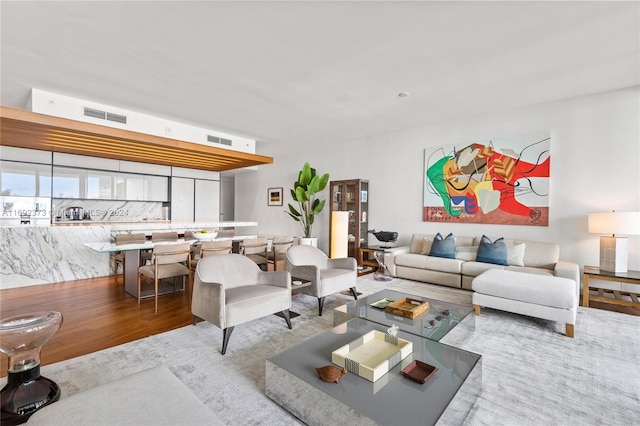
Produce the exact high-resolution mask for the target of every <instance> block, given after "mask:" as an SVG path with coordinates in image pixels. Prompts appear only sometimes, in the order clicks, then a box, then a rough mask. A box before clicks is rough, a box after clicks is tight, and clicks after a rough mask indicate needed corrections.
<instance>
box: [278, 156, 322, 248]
mask: <svg viewBox="0 0 640 426" xmlns="http://www.w3.org/2000/svg"><path fill="white" fill-rule="evenodd" d="M327 183H329V173H325V174H323V175H322V176H318V175H317V174H316V169H313V168H311V166H310V165H309V163H304V166H303V167H302V170H300V173H299V174H298V180H297V181H296V182H294V183H293V188H291V197H292V198H293V200H294V201H295V202H297V203H298V207H297V208H296V207H294V206H293V205H292V204H289V211H288V212H287V213H288V214H289V216H291V217H292V218H293V220H295V221H296V222H300V226H301V227H302V233H303V239H302V241H301V242H300V243H301V244H305V243H306V244H311V245H317V242H316V244H313V242H312V241H305V239H311V238H312V237H311V228H312V227H313V221H314V217H315V216H316V215H317V214H318V213H320V212H321V211H322V209H323V208H324V204H325V202H326V200H320V199H318V198H316V195H317V194H318V193H319V192H321V191H322V190H323V189H325V188H326V187H327ZM316 241H317V240H316Z"/></svg>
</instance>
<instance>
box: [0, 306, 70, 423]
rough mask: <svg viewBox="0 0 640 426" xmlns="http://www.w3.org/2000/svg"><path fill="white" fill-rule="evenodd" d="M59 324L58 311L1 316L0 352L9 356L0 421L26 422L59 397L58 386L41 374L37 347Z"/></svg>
mask: <svg viewBox="0 0 640 426" xmlns="http://www.w3.org/2000/svg"><path fill="white" fill-rule="evenodd" d="M60 325H62V314H61V313H60V312H55V311H51V312H34V313H30V314H24V315H16V316H13V317H10V318H6V319H3V320H2V322H1V323H0V351H2V352H3V353H5V354H6V355H7V356H8V357H9V370H8V377H7V385H6V386H5V387H3V388H2V391H0V400H1V401H2V408H1V415H0V416H1V417H0V422H1V423H2V424H3V425H17V424H21V423H25V422H26V421H27V419H28V418H29V417H30V416H31V415H32V414H33V413H35V412H36V411H37V410H39V409H41V408H42V407H45V406H47V405H49V404H52V403H54V402H56V401H57V400H58V399H60V394H61V391H60V386H58V385H57V384H56V383H55V382H54V381H53V380H51V379H47V378H46V377H43V376H41V375H40V350H41V349H42V346H44V344H45V343H47V341H48V340H49V339H50V338H51V336H53V335H54V334H56V332H57V331H58V329H59V328H60Z"/></svg>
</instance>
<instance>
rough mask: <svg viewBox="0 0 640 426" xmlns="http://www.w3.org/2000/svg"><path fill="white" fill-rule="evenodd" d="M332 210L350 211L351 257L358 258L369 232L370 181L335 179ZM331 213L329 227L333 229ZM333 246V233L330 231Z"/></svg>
mask: <svg viewBox="0 0 640 426" xmlns="http://www.w3.org/2000/svg"><path fill="white" fill-rule="evenodd" d="M329 185H330V186H329V187H330V194H331V203H330V212H334V211H348V212H349V224H348V232H349V248H348V255H349V257H353V258H356V259H357V258H358V254H359V250H360V247H361V246H366V245H367V239H368V235H367V234H368V232H369V225H368V224H369V207H368V206H369V181H368V180H363V179H349V180H335V181H331V182H330V184H329ZM331 225H332V224H331V214H330V215H329V229H331ZM329 246H330V247H331V233H329Z"/></svg>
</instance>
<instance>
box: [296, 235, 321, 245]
mask: <svg viewBox="0 0 640 426" xmlns="http://www.w3.org/2000/svg"><path fill="white" fill-rule="evenodd" d="M298 244H300V245H301V246H314V247H318V237H311V238H304V237H299V238H298Z"/></svg>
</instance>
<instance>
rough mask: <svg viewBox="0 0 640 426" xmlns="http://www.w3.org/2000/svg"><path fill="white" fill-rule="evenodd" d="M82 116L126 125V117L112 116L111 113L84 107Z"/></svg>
mask: <svg viewBox="0 0 640 426" xmlns="http://www.w3.org/2000/svg"><path fill="white" fill-rule="evenodd" d="M84 115H85V116H86V117H93V118H99V119H100V120H109V121H114V122H116V123H122V124H127V116H126V115H121V114H114V113H112V112H106V111H100V110H99V109H95V108H87V107H84Z"/></svg>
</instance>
